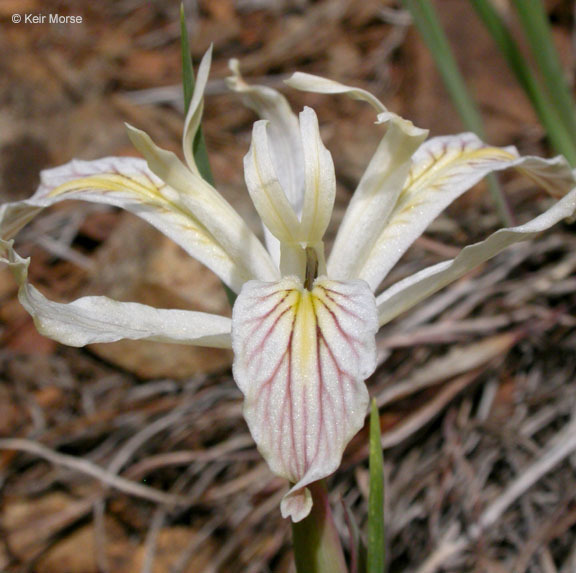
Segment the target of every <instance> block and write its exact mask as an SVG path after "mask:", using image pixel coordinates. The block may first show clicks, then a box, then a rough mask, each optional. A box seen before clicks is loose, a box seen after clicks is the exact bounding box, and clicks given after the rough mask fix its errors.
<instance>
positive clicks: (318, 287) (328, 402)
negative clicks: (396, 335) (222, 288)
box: [232, 278, 378, 521]
mask: <svg viewBox="0 0 576 573" xmlns="http://www.w3.org/2000/svg"><path fill="white" fill-rule="evenodd" d="M377 329H378V324H377V317H376V306H375V301H374V297H373V295H372V293H371V292H370V289H369V288H368V286H367V285H366V283H364V282H362V281H346V282H337V281H331V280H328V279H326V278H319V279H317V280H316V282H315V283H314V286H313V288H312V290H311V291H308V290H306V289H304V288H302V286H301V284H300V283H299V282H298V281H296V280H295V279H292V278H285V279H283V280H281V281H279V282H274V283H264V282H260V281H251V282H249V283H247V284H246V285H245V286H244V288H243V289H242V292H241V293H240V296H239V297H238V299H237V301H236V304H235V306H234V313H233V317H232V345H233V349H234V355H235V357H234V367H233V368H234V378H235V380H236V382H237V384H238V386H239V387H240V389H241V390H242V392H243V393H244V397H245V401H244V416H245V418H246V421H247V422H248V426H249V428H250V432H251V433H252V436H253V438H254V440H255V442H256V444H257V445H258V449H259V450H260V452H261V453H262V455H263V456H264V458H265V459H266V461H267V462H268V465H269V466H270V468H271V470H272V471H273V472H274V473H276V474H277V475H279V476H282V477H285V478H286V479H288V480H289V481H290V482H292V484H294V485H293V487H292V488H291V489H290V491H289V492H288V493H287V494H286V496H285V497H284V500H283V501H282V514H283V515H284V517H291V518H292V520H293V521H300V520H301V519H303V518H304V517H306V515H308V513H309V512H310V508H311V505H312V502H311V498H310V495H309V493H308V491H307V489H306V486H307V485H309V484H310V483H312V482H314V481H317V480H319V479H322V478H323V477H326V476H327V475H330V474H331V473H332V472H334V471H335V470H336V468H337V467H338V465H339V464H340V460H341V457H342V453H343V451H344V448H345V447H346V444H347V443H348V441H349V440H350V439H351V438H352V437H353V436H354V434H355V433H356V432H357V431H358V430H359V429H360V428H361V427H362V425H363V423H364V417H365V414H366V409H367V405H368V392H367V390H366V386H365V384H364V380H365V379H366V378H367V377H368V376H369V375H370V374H371V373H372V372H373V371H374V368H375V366H376V347H375V333H376V331H377Z"/></svg>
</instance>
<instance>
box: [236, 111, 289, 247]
mask: <svg viewBox="0 0 576 573" xmlns="http://www.w3.org/2000/svg"><path fill="white" fill-rule="evenodd" d="M268 125H269V122H268V121H265V120H261V121H257V122H256V123H255V124H254V128H253V130H252V143H251V145H250V150H249V151H248V153H247V154H246V157H245V158H244V176H245V178H246V186H247V187H248V192H249V193H250V197H251V198H252V202H253V203H254V207H256V211H258V214H259V215H260V218H261V219H262V223H264V225H265V226H266V228H267V229H268V230H269V231H270V232H271V233H272V234H273V235H274V236H275V237H276V238H277V239H279V240H280V241H283V242H296V241H297V240H298V236H299V234H300V221H299V220H298V216H297V215H296V213H295V212H294V209H293V208H292V206H291V205H290V203H289V201H288V198H287V197H286V194H285V193H284V189H283V187H282V184H281V183H280V180H279V179H278V177H277V175H276V171H275V169H274V163H273V161H272V154H271V152H270V145H269V138H268V130H267V128H268Z"/></svg>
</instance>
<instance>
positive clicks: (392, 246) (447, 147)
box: [357, 133, 575, 290]
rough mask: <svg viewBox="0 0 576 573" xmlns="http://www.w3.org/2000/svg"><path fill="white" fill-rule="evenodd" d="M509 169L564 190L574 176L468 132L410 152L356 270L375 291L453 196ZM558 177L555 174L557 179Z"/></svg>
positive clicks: (560, 167) (559, 164)
mask: <svg viewBox="0 0 576 573" xmlns="http://www.w3.org/2000/svg"><path fill="white" fill-rule="evenodd" d="M509 167H517V168H520V169H521V171H522V172H523V173H525V174H526V175H528V176H533V178H536V179H539V180H540V181H545V180H548V181H550V183H551V184H552V185H553V186H554V187H555V188H558V187H561V186H563V187H564V192H566V191H567V190H568V189H571V188H572V187H573V186H574V185H575V180H574V177H573V176H572V174H571V173H570V171H569V169H567V167H566V165H565V164H564V162H563V161H562V160H552V161H546V160H544V159H539V158H535V157H525V158H519V157H518V154H517V152H516V150H515V149H514V148H511V147H510V148H499V147H492V146H489V145H486V144H485V143H483V142H482V141H481V140H480V139H478V137H476V136H475V135H474V134H471V133H465V134H461V135H458V136H448V137H437V138H434V139H431V140H430V141H428V142H426V143H425V144H423V145H422V146H421V147H420V148H419V149H418V151H416V153H415V154H414V158H413V164H412V168H411V171H410V174H409V177H408V181H407V183H406V185H405V186H404V188H403V189H402V193H401V194H400V196H399V197H398V201H397V202H396V205H395V207H394V210H393V211H392V213H391V214H390V216H389V218H388V221H387V222H386V223H385V225H384V227H383V230H382V232H381V233H380V235H379V236H378V238H377V239H376V241H375V242H374V244H373V245H372V247H371V248H370V250H369V251H368V252H367V253H366V256H365V257H364V260H363V264H362V266H361V267H360V268H359V269H358V275H357V276H359V277H360V278H362V279H364V280H365V281H367V282H368V284H370V286H371V287H372V288H373V289H374V290H376V289H377V288H378V285H379V284H380V282H381V281H382V280H383V279H384V277H385V276H386V275H387V274H388V272H389V270H390V269H391V268H392V267H393V266H394V265H395V264H396V262H397V261H398V260H399V259H400V257H401V256H402V255H403V254H404V253H405V252H406V250H407V249H408V248H409V247H410V245H411V244H412V243H413V242H414V241H415V240H416V239H417V238H418V237H419V236H420V235H421V234H422V233H423V232H424V230H425V229H426V227H427V226H428V225H429V224H430V223H431V222H432V221H433V220H434V219H435V218H436V217H437V216H438V215H439V214H440V213H441V212H442V211H443V210H444V209H445V208H446V207H447V206H448V205H449V204H450V203H451V202H452V201H454V200H455V199H456V198H457V197H459V196H460V195H462V194H463V193H464V192H465V191H467V190H468V189H470V188H471V187H473V186H474V185H475V184H476V183H478V181H480V180H481V179H482V178H483V177H485V176H486V175H487V174H488V173H490V172H492V171H499V170H502V169H507V168H509ZM556 175H558V177H556Z"/></svg>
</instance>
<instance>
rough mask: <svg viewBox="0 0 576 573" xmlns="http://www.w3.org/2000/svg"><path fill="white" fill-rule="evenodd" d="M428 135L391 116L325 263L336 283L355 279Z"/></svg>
mask: <svg viewBox="0 0 576 573" xmlns="http://www.w3.org/2000/svg"><path fill="white" fill-rule="evenodd" d="M427 134H428V132H427V131H425V130H423V129H419V128H417V127H414V126H413V125H412V123H410V122H409V121H406V120H403V119H401V118H399V117H398V116H393V117H391V118H390V121H389V122H388V125H387V130H386V134H385V135H384V137H383V138H382V141H381V142H380V145H379V146H378V149H377V150H376V152H375V153H374V155H373V157H372V159H371V160H370V163H369V165H368V167H367V169H366V171H365V172H364V175H363V176H362V179H361V180H360V183H359V184H358V187H357V188H356V191H355V192H354V195H353V196H352V199H351V201H350V204H349V206H348V208H347V210H346V214H345V216H344V219H343V221H342V223H341V225H340V228H339V230H338V234H337V235H336V240H335V242H334V247H333V248H332V252H331V254H330V259H329V261H328V275H329V276H330V277H332V278H335V279H342V280H344V279H349V278H353V277H354V276H358V274H359V272H360V269H361V268H362V265H363V263H364V261H365V258H366V257H367V256H368V253H369V252H370V247H372V245H373V244H374V243H375V241H376V239H377V238H378V236H379V234H380V233H381V231H382V227H383V223H384V222H385V221H386V220H387V219H388V217H389V216H390V213H391V212H392V210H393V208H394V206H395V204H396V201H397V199H398V196H399V195H400V192H401V191H402V187H403V186H404V184H405V182H406V178H407V177H408V172H409V170H410V166H411V164H412V155H413V154H414V152H415V151H416V149H418V147H419V146H420V145H421V143H422V142H423V141H424V139H425V138H426V136H427Z"/></svg>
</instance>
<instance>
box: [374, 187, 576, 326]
mask: <svg viewBox="0 0 576 573" xmlns="http://www.w3.org/2000/svg"><path fill="white" fill-rule="evenodd" d="M575 214H576V189H574V190H573V191H571V192H570V193H569V194H568V195H566V196H565V197H564V198H562V199H561V200H560V201H558V202H557V203H556V204H555V205H553V206H552V207H550V209H548V211H546V212H544V213H542V215H539V216H538V217H536V218H535V219H532V220H531V221H529V222H528V223H526V224H524V225H519V226H517V227H510V228H506V229H500V230H499V231H496V232H495V233H493V234H492V235H490V236H489V237H488V238H487V239H486V240H484V241H481V242H480V243H476V244H474V245H470V246H468V247H465V248H464V249H462V251H461V252H460V254H459V255H458V256H457V257H456V258H455V259H452V260H450V261H445V262H443V263H439V264H437V265H434V266H432V267H428V268H426V269H424V270H422V271H420V272H418V273H416V274H414V275H412V276H410V277H407V278H406V279H404V280H402V281H400V282H398V283H396V284H395V285H393V286H391V287H390V288H389V289H387V290H385V291H384V292H383V293H382V294H381V295H380V296H378V298H377V303H378V316H379V322H380V325H383V324H386V323H387V322H390V321H391V320H392V319H394V318H396V317H397V316H398V315H399V314H401V313H403V312H405V311H406V310H408V309H410V308H412V307H413V306H414V305H416V304H418V303H419V302H420V301H422V300H424V299H425V298H427V297H429V296H431V295H432V294H434V293H435V292H437V291H439V290H440V289H441V288H443V287H445V286H446V285H448V284H450V283H451V282H453V281H455V280H457V279H459V278H460V277H461V276H463V275H464V274H466V273H467V272H468V271H470V270H472V269H473V268H474V267H477V266H478V265H480V264H482V263H483V262H484V261H487V260H488V259H490V258H492V257H494V256H495V255H497V254H498V253H499V252H501V251H503V250H504V249H505V248H506V247H508V246H509V245H512V244H514V243H518V242H520V241H526V240H529V239H532V238H533V237H534V236H536V235H538V233H541V232H542V231H545V230H546V229H549V228H550V227H552V226H553V225H555V224H556V223H558V222H559V221H561V220H562V219H565V218H567V217H573V216H574V215H575Z"/></svg>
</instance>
